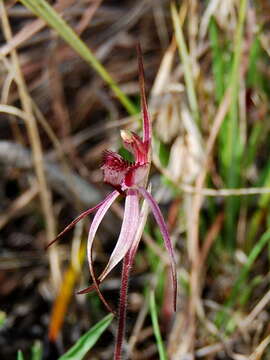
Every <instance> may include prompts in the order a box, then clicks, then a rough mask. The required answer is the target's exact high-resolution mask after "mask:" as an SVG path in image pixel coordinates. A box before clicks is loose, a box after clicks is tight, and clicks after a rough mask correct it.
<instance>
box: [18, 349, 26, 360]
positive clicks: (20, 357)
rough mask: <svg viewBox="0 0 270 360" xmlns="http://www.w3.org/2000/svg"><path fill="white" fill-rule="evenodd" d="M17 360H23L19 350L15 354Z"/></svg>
mask: <svg viewBox="0 0 270 360" xmlns="http://www.w3.org/2000/svg"><path fill="white" fill-rule="evenodd" d="M17 360H24V356H23V353H22V351H21V350H18V352H17Z"/></svg>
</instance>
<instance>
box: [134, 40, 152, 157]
mask: <svg viewBox="0 0 270 360" xmlns="http://www.w3.org/2000/svg"><path fill="white" fill-rule="evenodd" d="M137 56H138V72H139V83H140V92H141V111H142V118H143V142H144V143H145V144H146V145H147V153H148V152H149V147H150V145H151V137H152V127H151V119H150V116H149V112H148V108H147V101H146V96H145V76H144V68H143V60H142V49H141V46H140V44H137Z"/></svg>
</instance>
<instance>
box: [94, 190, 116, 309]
mask: <svg viewBox="0 0 270 360" xmlns="http://www.w3.org/2000/svg"><path fill="white" fill-rule="evenodd" d="M118 196H119V193H118V192H117V191H113V192H112V193H111V194H110V196H108V197H107V199H106V201H104V202H103V204H102V205H101V206H100V207H99V209H98V211H97V213H96V215H95V217H94V219H93V221H92V224H91V227H90V230H89V234H88V242H87V258H88V263H89V269H90V273H91V276H92V278H93V282H94V285H95V288H96V290H97V292H98V295H99V297H100V299H101V300H102V302H103V303H104V305H105V306H106V308H107V309H108V310H109V311H112V309H111V308H110V306H109V305H108V303H107V302H106V300H105V299H104V297H103V295H102V294H101V292H100V290H99V286H98V285H99V282H98V281H97V280H96V277H95V273H94V269H93V259H92V250H93V242H94V238H95V235H96V232H97V229H98V227H99V225H100V223H101V221H102V219H103V218H104V216H105V214H106V212H107V211H108V210H109V208H110V206H111V205H112V203H113V202H114V201H115V200H116V198H117V197H118Z"/></svg>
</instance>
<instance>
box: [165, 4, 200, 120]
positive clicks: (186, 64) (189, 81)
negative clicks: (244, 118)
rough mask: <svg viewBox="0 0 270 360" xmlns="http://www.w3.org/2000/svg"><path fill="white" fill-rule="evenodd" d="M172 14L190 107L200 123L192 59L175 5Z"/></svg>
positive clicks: (172, 7)
mask: <svg viewBox="0 0 270 360" xmlns="http://www.w3.org/2000/svg"><path fill="white" fill-rule="evenodd" d="M171 12H172V20H173V27H174V31H175V37H176V42H177V46H178V51H179V55H180V58H181V60H182V63H183V68H184V78H185V83H186V87H187V96H188V101H189V105H190V108H191V111H192V115H193V117H194V119H195V120H196V121H197V122H198V121H199V108H198V102H197V97H196V92H195V87H194V81H193V75H192V69H191V64H190V57H189V54H188V50H187V46H186V43H185V39H184V35H183V30H182V26H181V23H180V19H179V16H178V14H177V10H176V7H175V5H174V4H172V6H171Z"/></svg>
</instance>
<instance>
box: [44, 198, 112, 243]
mask: <svg viewBox="0 0 270 360" xmlns="http://www.w3.org/2000/svg"><path fill="white" fill-rule="evenodd" d="M116 193H117V194H119V193H118V192H117V191H113V192H112V193H110V194H109V195H108V196H107V197H106V198H105V199H104V200H102V201H101V202H100V203H99V204H97V205H96V206H94V207H92V208H90V209H88V210H86V211H84V212H83V213H82V214H81V215H79V216H78V217H76V219H74V220H73V221H72V222H71V223H70V224H69V225H68V226H66V227H65V228H64V230H63V231H61V232H60V233H59V234H58V235H57V236H56V238H55V239H54V240H52V241H51V242H50V243H49V244H48V245H46V249H47V248H48V247H49V246H51V245H52V244H53V243H55V242H56V241H57V240H59V239H60V238H61V237H62V236H63V235H64V234H65V233H66V232H67V231H69V230H71V229H72V228H73V227H74V226H75V225H76V224H77V223H78V222H79V221H80V220H82V219H83V218H85V217H86V216H87V215H89V214H91V213H93V212H95V211H97V210H98V209H99V208H100V207H101V206H102V205H103V204H104V203H105V202H106V201H108V200H109V199H110V198H111V197H112V196H114V194H116Z"/></svg>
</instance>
